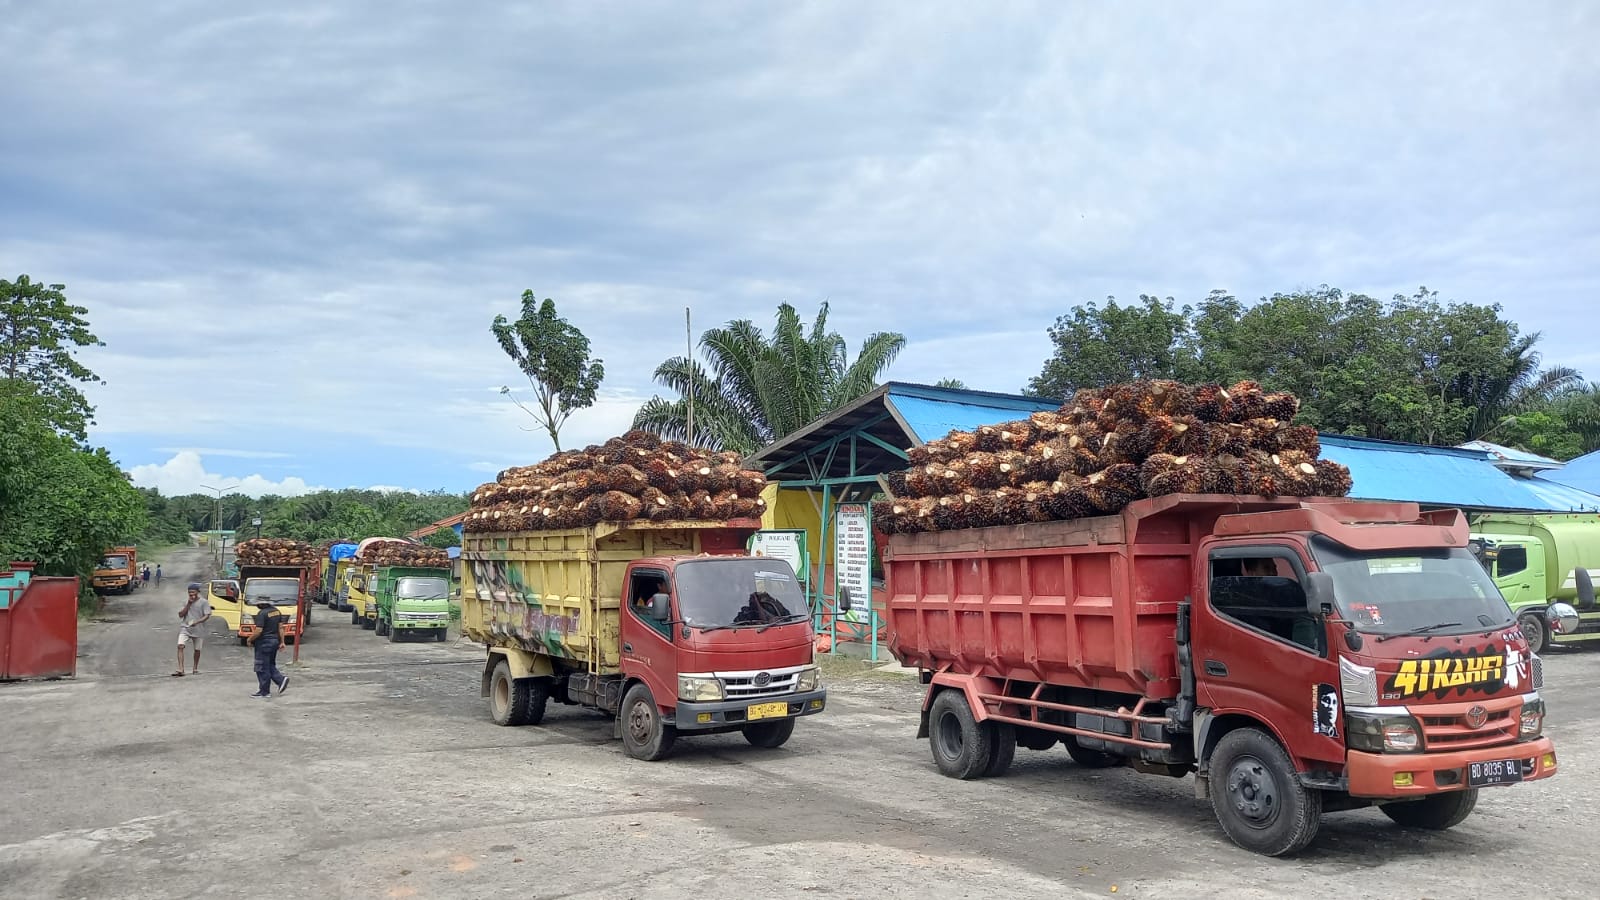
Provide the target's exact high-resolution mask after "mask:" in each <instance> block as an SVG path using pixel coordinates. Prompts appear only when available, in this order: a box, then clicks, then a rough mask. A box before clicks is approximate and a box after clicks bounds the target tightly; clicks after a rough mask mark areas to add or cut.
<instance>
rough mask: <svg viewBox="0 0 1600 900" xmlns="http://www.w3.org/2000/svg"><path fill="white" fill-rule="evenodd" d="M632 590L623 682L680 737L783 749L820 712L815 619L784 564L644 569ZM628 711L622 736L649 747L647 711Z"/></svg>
mask: <svg viewBox="0 0 1600 900" xmlns="http://www.w3.org/2000/svg"><path fill="white" fill-rule="evenodd" d="M626 583H627V590H628V602H627V608H626V609H625V610H623V612H622V616H621V636H622V674H623V676H624V677H625V678H627V679H630V680H635V681H637V682H639V683H642V684H643V685H644V686H645V687H646V688H647V689H648V697H644V698H643V699H639V700H636V704H635V705H641V704H643V703H644V702H645V701H646V700H648V701H651V702H653V703H654V704H655V706H656V707H657V709H658V714H659V715H660V716H662V717H664V718H665V720H666V721H667V722H669V723H670V724H671V725H672V726H673V727H674V728H676V729H677V730H679V731H718V730H721V731H732V730H741V729H754V730H755V731H757V732H759V736H762V737H765V738H766V739H768V740H777V738H778V736H779V735H780V734H781V735H782V738H783V739H787V737H788V735H789V733H790V732H792V731H793V729H794V720H795V718H796V717H798V716H802V715H809V714H811V713H814V712H818V711H820V710H821V709H822V707H823V703H824V697H825V695H824V692H823V691H822V690H821V687H820V680H819V677H818V669H817V667H816V666H815V665H813V664H812V653H813V648H814V644H815V635H814V634H813V632H812V629H811V614H810V610H809V607H808V606H807V605H806V601H805V596H804V595H803V594H802V593H801V591H800V586H799V582H798V580H797V579H796V578H795V575H794V572H793V570H791V569H790V568H789V565H788V563H786V562H783V561H781V560H775V559H771V558H766V557H734V556H702V557H693V558H688V559H682V558H678V559H673V558H663V559H641V560H636V561H635V562H633V563H632V564H630V565H629V566H628V572H627V582H626ZM634 693H637V692H634ZM628 705H629V704H628V701H627V700H626V699H625V700H624V701H623V706H624V709H623V712H622V717H621V718H620V719H619V722H620V724H621V726H622V728H623V730H624V735H623V736H624V738H625V739H627V740H629V742H630V743H632V744H634V745H636V746H637V745H648V744H649V743H650V741H651V738H652V735H651V734H650V732H651V728H650V723H649V721H648V720H649V718H650V716H649V715H648V711H647V710H639V709H635V710H629V709H628V708H627V707H628ZM629 732H632V733H631V734H630V733H629ZM745 733H746V735H747V736H748V735H750V734H751V731H750V730H746V731H745ZM752 742H757V741H756V740H755V739H752ZM777 743H782V741H781V740H777Z"/></svg>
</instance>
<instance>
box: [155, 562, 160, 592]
mask: <svg viewBox="0 0 1600 900" xmlns="http://www.w3.org/2000/svg"><path fill="white" fill-rule="evenodd" d="M156 587H161V563H156Z"/></svg>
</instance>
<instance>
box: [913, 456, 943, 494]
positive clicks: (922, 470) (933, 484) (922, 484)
mask: <svg viewBox="0 0 1600 900" xmlns="http://www.w3.org/2000/svg"><path fill="white" fill-rule="evenodd" d="M942 469H944V466H943V465H940V464H939V463H928V464H927V465H925V466H919V467H917V468H915V469H912V470H910V471H909V472H907V473H906V493H907V494H909V495H911V496H912V497H932V496H934V495H935V494H937V493H938V486H937V485H938V484H939V479H938V478H936V477H935V475H936V473H937V472H939V471H941V470H942Z"/></svg>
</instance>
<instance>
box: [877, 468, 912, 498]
mask: <svg viewBox="0 0 1600 900" xmlns="http://www.w3.org/2000/svg"><path fill="white" fill-rule="evenodd" d="M883 483H884V485H885V486H886V487H888V489H889V495H890V496H892V497H904V496H907V493H906V473H905V472H904V471H898V472H885V473H884V475H883Z"/></svg>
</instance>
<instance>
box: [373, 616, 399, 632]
mask: <svg viewBox="0 0 1600 900" xmlns="http://www.w3.org/2000/svg"><path fill="white" fill-rule="evenodd" d="M373 618H374V621H376V622H377V624H376V625H374V626H372V633H373V634H375V635H377V636H378V637H383V636H384V635H386V634H388V633H389V632H391V631H393V630H394V628H393V627H392V626H390V624H389V620H388V619H385V618H383V617H382V616H374V617H373Z"/></svg>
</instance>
